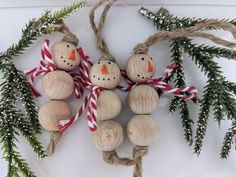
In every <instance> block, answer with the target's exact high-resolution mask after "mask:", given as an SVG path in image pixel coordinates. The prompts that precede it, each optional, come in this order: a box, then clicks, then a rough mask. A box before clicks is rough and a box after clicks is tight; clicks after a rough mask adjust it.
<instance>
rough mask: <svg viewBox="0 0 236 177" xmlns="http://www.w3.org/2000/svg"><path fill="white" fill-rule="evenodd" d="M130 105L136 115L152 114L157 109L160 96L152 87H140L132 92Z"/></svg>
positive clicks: (129, 100) (129, 95)
mask: <svg viewBox="0 0 236 177" xmlns="http://www.w3.org/2000/svg"><path fill="white" fill-rule="evenodd" d="M128 104H129V107H130V109H131V110H132V111H133V112H134V113H135V114H151V113H153V112H155V110H156V109H157V106H158V104H159V95H158V93H157V91H156V90H155V89H154V88H153V87H151V86H148V85H138V86H135V87H133V88H132V89H131V90H130V92H129V94H128Z"/></svg>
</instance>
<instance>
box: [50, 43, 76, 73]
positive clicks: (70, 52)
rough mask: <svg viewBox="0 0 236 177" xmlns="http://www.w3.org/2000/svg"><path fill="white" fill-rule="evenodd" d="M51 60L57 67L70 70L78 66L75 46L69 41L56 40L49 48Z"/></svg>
mask: <svg viewBox="0 0 236 177" xmlns="http://www.w3.org/2000/svg"><path fill="white" fill-rule="evenodd" d="M50 51H51V54H52V60H53V61H54V62H55V64H56V66H57V68H58V69H62V70H65V71H72V70H74V69H75V68H76V67H78V66H79V63H80V56H79V53H78V52H77V49H76V46H75V45H74V44H71V43H69V42H57V43H56V44H54V45H53V46H52V47H51V49H50Z"/></svg>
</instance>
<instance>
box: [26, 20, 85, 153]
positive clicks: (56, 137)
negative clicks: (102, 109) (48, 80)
mask: <svg viewBox="0 0 236 177" xmlns="http://www.w3.org/2000/svg"><path fill="white" fill-rule="evenodd" d="M53 28H54V31H57V32H60V33H63V34H64V37H63V39H62V41H64V42H69V43H72V44H74V45H75V46H77V45H78V43H79V39H78V38H77V37H76V36H75V35H74V34H73V33H72V32H71V31H70V30H69V28H68V27H67V26H66V25H65V24H64V23H63V22H61V23H60V24H57V25H54V26H53ZM77 51H78V53H79V56H80V57H81V58H83V54H84V51H83V49H82V48H78V49H77ZM55 70H59V69H58V68H57V67H56V65H55V63H54V61H53V60H52V54H51V53H50V50H49V40H48V39H46V40H45V41H44V43H43V46H42V48H41V59H40V66H39V67H35V68H33V69H31V70H28V71H24V73H25V74H26V76H27V77H28V78H29V85H30V88H31V90H32V93H33V94H34V95H35V96H36V97H40V96H41V94H40V93H39V92H38V91H37V90H36V89H35V88H34V82H35V80H36V78H37V77H39V76H44V75H46V74H48V73H49V72H52V71H55ZM68 73H69V74H70V75H71V76H72V78H73V81H74V92H75V95H76V98H77V99H79V98H81V97H82V95H83V87H82V85H81V82H82V78H81V76H80V75H79V74H78V73H76V72H71V71H70V72H68ZM49 133H50V141H49V144H48V147H47V154H48V155H49V156H50V155H52V154H53V153H54V152H55V149H56V145H57V144H58V142H59V141H60V138H61V136H62V134H61V133H60V132H59V131H51V132H49Z"/></svg>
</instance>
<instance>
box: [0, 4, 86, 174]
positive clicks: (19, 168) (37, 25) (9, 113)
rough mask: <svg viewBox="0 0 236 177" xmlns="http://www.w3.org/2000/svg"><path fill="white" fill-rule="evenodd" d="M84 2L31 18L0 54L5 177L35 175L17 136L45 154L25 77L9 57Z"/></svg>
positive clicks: (0, 122)
mask: <svg viewBox="0 0 236 177" xmlns="http://www.w3.org/2000/svg"><path fill="white" fill-rule="evenodd" d="M85 4H86V0H82V1H81V2H78V3H74V4H72V5H70V6H68V7H65V8H62V9H61V10H59V11H56V12H54V13H52V12H51V11H46V12H45V13H44V14H43V15H42V17H41V18H39V19H38V20H36V19H32V20H30V21H29V22H28V23H27V24H26V26H25V27H24V28H23V30H22V36H21V39H20V40H19V41H18V42H17V43H15V44H13V45H12V46H11V47H9V48H8V49H7V50H6V51H5V52H1V53H0V71H1V72H2V73H3V78H2V79H3V82H2V83H1V97H0V143H1V144H2V151H3V158H4V159H5V160H6V161H7V162H8V173H7V176H6V177H20V176H22V175H23V176H25V177H35V176H36V175H35V174H34V172H32V170H31V169H30V166H29V165H28V164H27V162H26V160H24V158H23V157H22V156H21V154H20V152H19V151H18V147H17V142H18V137H19V136H21V135H22V136H24V137H25V138H26V140H27V141H28V143H29V145H30V146H31V147H32V149H33V150H34V152H35V153H36V154H37V155H38V156H39V157H40V158H44V157H45V156H46V155H45V151H44V149H43V147H42V145H41V143H40V142H39V140H38V138H37V136H36V135H37V133H40V126H39V123H38V118H37V108H36V105H35V103H34V101H33V99H34V97H33V95H32V93H31V90H30V88H29V85H28V82H27V80H26V78H25V76H24V75H23V74H22V72H21V71H19V70H18V69H17V68H16V67H15V65H14V63H13V61H12V59H13V58H14V57H16V56H18V55H20V54H21V53H23V51H24V50H25V49H27V48H28V47H29V46H30V45H31V44H32V43H33V41H34V40H36V39H38V38H39V37H41V36H42V35H44V34H50V33H52V32H53V27H52V25H54V24H59V23H61V22H62V20H64V19H65V18H66V17H67V16H69V15H70V14H71V13H73V12H75V11H76V10H77V9H79V8H81V7H83V6H84V5H85Z"/></svg>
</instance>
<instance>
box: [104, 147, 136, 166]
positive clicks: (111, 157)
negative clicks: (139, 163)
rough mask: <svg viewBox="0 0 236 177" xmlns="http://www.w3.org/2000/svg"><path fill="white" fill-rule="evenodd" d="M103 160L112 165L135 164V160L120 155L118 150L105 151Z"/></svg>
mask: <svg viewBox="0 0 236 177" xmlns="http://www.w3.org/2000/svg"><path fill="white" fill-rule="evenodd" d="M103 160H104V161H105V162H107V163H109V164H112V165H123V166H131V165H134V164H135V161H134V160H133V159H129V158H121V157H119V155H118V154H117V152H116V150H114V151H104V152H103Z"/></svg>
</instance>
